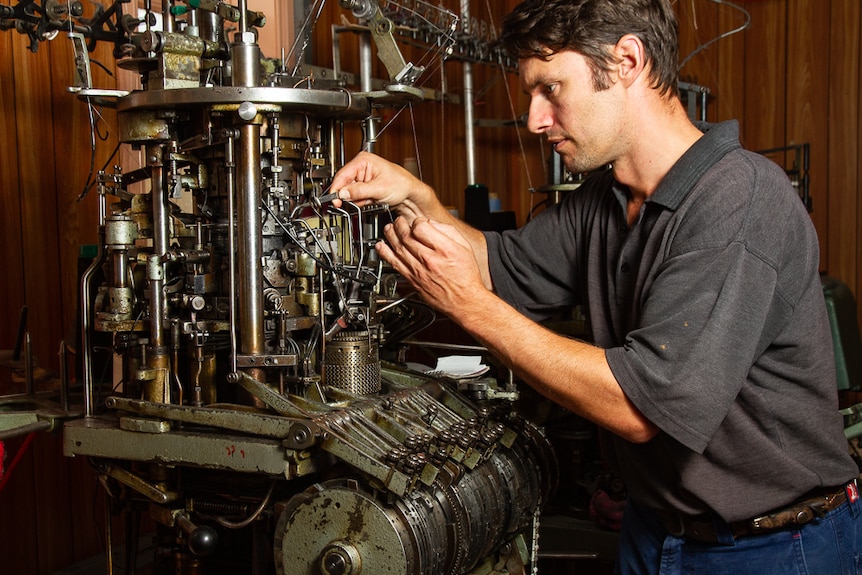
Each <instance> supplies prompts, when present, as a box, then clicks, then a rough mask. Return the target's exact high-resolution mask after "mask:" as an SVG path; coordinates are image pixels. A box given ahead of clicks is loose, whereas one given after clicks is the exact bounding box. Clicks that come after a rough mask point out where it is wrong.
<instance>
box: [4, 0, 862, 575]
mask: <svg viewBox="0 0 862 575" xmlns="http://www.w3.org/2000/svg"><path fill="white" fill-rule="evenodd" d="M515 3H516V2H515V0H474V2H473V6H472V10H473V15H474V17H475V18H476V19H478V20H482V21H485V22H489V23H490V22H493V23H494V24H495V25H499V22H500V20H501V19H502V17H503V15H504V14H505V12H506V11H507V10H508V9H509V8H511V7H512V6H514V4H515ZM737 3H738V4H739V5H740V6H742V7H743V8H745V10H747V11H748V12H749V13H750V15H751V23H750V27H749V28H748V30H746V31H745V32H741V33H738V34H734V35H732V36H730V37H728V38H725V39H722V40H721V41H719V42H717V43H714V44H712V45H711V46H710V47H708V48H707V49H705V50H703V51H701V52H700V53H698V54H697V55H696V56H695V57H693V58H692V59H691V60H690V61H689V62H688V63H687V64H686V66H685V67H684V68H683V69H682V70H681V76H682V79H684V80H686V81H689V82H692V83H695V84H698V85H702V86H705V87H707V88H708V89H709V91H710V102H709V119H710V120H712V121H718V120H725V119H729V118H735V119H737V120H739V122H740V125H741V131H742V139H743V144H744V145H745V146H746V147H748V148H750V149H754V150H758V149H766V148H774V147H779V146H785V145H790V144H800V143H803V142H807V143H809V144H810V146H811V161H810V184H811V196H812V199H813V211H812V213H811V217H812V219H813V221H814V223H815V226H816V228H817V231H818V234H819V237H820V242H821V250H822V254H821V262H822V263H821V269H822V270H823V271H824V272H827V273H829V274H830V275H832V276H835V277H837V278H838V279H840V280H842V281H844V282H845V283H847V284H848V285H849V286H850V288H851V290H852V291H853V292H854V293H855V294H857V296H858V294H859V293H860V287H862V266H860V259H859V252H860V249H862V223H860V220H862V202H860V201H859V197H860V188H862V177H860V171H859V165H860V156H862V130H860V122H862V118H860V106H862V90H860V78H862V62H860V50H862V46H860V34H859V30H860V29H862V9H860V2H859V0H746V1H744V0H738V2H737ZM254 4H255V5H254V7H255V9H263V10H264V11H266V12H267V13H268V14H270V20H269V24H268V26H269V28H268V29H266V36H265V38H264V39H263V40H262V45H264V46H267V47H268V48H267V49H273V48H270V47H274V49H275V50H278V47H279V46H286V48H288V49H289V42H288V40H289V38H290V37H291V33H290V31H289V26H288V24H289V22H290V10H286V9H285V8H284V6H287V5H288V4H287V3H284V2H282V3H277V2H275V0H260V1H259V2H255V3H254ZM444 4H445V5H447V6H448V7H449V8H450V9H452V10H455V11H457V10H458V6H459V2H458V1H457V0H447V2H444ZM675 6H676V9H677V12H678V13H679V15H680V45H681V56H682V57H686V56H687V55H688V54H690V53H691V52H692V51H693V50H695V49H696V47H697V46H700V45H702V44H704V43H706V42H708V41H709V40H711V39H712V38H715V37H717V36H718V35H719V34H722V33H724V32H727V31H730V30H733V29H734V28H736V27H738V26H739V25H740V24H741V23H742V22H743V18H742V15H741V13H740V12H739V11H737V10H734V9H732V8H730V7H728V6H726V5H720V4H717V3H715V2H712V1H708V0H676V3H675ZM268 7H271V8H272V9H271V10H268ZM489 7H491V9H492V11H491V13H489ZM344 14H345V12H344V11H342V10H341V9H340V8H338V5H337V2H334V1H332V0H331V1H330V2H329V3H328V5H327V7H326V8H325V10H324V11H323V13H322V16H321V20H320V22H318V27H317V29H318V30H320V31H322V32H323V33H318V34H317V35H316V36H315V39H314V43H313V46H312V49H313V50H314V54H315V63H317V64H320V65H331V50H330V48H329V42H330V39H329V36H328V31H329V30H330V25H331V24H332V23H336V22H339V21H340V19H341V17H342V16H343V15H344ZM273 34H274V36H273ZM267 55H269V56H277V55H278V54H271V53H270V54H267ZM355 55H356V52H355V41H351V40H350V39H349V38H345V39H344V50H343V54H342V58H343V62H344V66H345V68H348V69H349V68H350V67H351V66H353V69H352V70H351V71H356V67H355V63H354V61H355V59H356V56H355ZM93 57H94V58H95V59H98V60H99V61H101V62H102V63H104V64H106V65H107V66H108V68H109V69H112V70H114V71H115V72H116V70H115V68H114V66H113V64H112V62H113V60H112V57H111V55H110V48H109V47H107V46H100V47H99V48H98V50H97V51H96V53H95V54H94V56H93ZM71 62H72V55H71V50H70V46H69V43H68V41H66V39H65V37H64V36H63V35H62V34H61V35H60V36H59V37H58V38H57V39H56V40H54V41H52V42H50V43H43V44H41V45H40V47H39V51H38V52H37V53H35V54H34V53H31V52H30V51H28V49H27V41H26V40H25V38H24V37H23V36H21V35H19V34H17V33H15V32H14V31H7V32H3V33H0V110H2V112H3V113H2V114H0V143H1V144H2V148H0V149H2V150H3V162H2V163H0V242H2V243H0V254H2V260H0V261H2V266H3V275H4V277H3V279H2V280H0V349H9V348H11V347H13V345H14V341H15V333H16V327H17V323H18V317H19V312H20V310H21V308H22V306H24V305H26V306H28V309H29V323H28V327H29V330H30V332H31V334H32V338H33V347H34V350H35V353H36V355H37V357H38V359H39V364H40V365H41V366H42V367H44V368H46V369H48V370H50V371H53V372H55V373H56V372H57V371H58V366H59V358H58V356H57V349H58V343H59V341H60V340H61V339H64V338H65V339H67V341H69V342H70V344H71V342H72V341H73V337H74V316H75V309H76V304H77V302H76V298H77V275H78V250H79V246H80V245H82V244H90V243H93V242H94V241H95V239H96V221H97V218H96V205H95V194H92V193H91V194H90V195H89V196H88V197H86V198H85V199H84V200H82V201H78V200H77V197H78V195H79V194H80V193H81V191H82V189H83V187H84V183H85V182H86V181H87V176H88V173H89V170H90V163H91V144H90V129H89V119H88V114H87V107H86V106H85V105H84V104H83V103H81V102H79V101H78V100H77V99H76V98H75V97H74V96H72V95H70V94H69V93H68V92H66V86H68V85H69V84H70V82H71V73H72V67H71ZM93 74H94V77H95V81H96V83H97V84H98V85H99V86H100V87H106V88H112V87H115V86H116V85H117V80H116V78H115V77H113V76H110V75H108V74H107V73H105V72H103V71H102V70H101V69H100V68H98V67H96V66H94V69H93ZM474 74H475V80H474V86H475V90H476V118H477V119H479V120H494V121H497V123H498V124H499V123H500V122H505V121H511V120H512V118H513V117H514V116H517V115H519V114H521V113H523V112H524V111H526V109H527V107H526V104H527V103H526V101H525V99H524V97H523V95H522V94H521V92H520V88H519V87H518V84H517V79H515V78H513V77H511V76H509V77H505V76H504V75H503V74H502V73H501V72H500V71H499V70H497V69H494V68H492V67H489V66H475V67H474ZM378 76H380V74H378ZM121 83H122V81H121ZM426 85H427V86H429V87H433V88H435V89H438V90H442V91H444V92H446V93H447V94H450V95H454V96H458V97H460V94H461V90H462V86H463V80H462V70H461V65H460V64H458V63H454V62H453V63H447V64H446V65H445V66H442V67H434V66H433V65H432V66H431V69H430V70H429V74H428V81H427V82H426ZM510 94H511V98H512V100H513V101H512V102H511V103H510V99H509V95H510ZM100 114H101V115H100V116H97V117H96V122H97V125H98V133H99V134H100V135H102V136H104V140H103V139H101V138H97V140H96V153H95V156H94V157H93V160H92V161H93V164H94V166H95V168H96V169H98V168H100V167H101V166H102V165H103V164H104V163H105V162H106V161H107V160H108V156H109V154H110V153H111V151H112V150H113V148H114V146H115V145H116V136H115V132H114V129H113V116H112V114H111V113H110V110H106V109H103V110H100ZM382 116H383V118H382V120H381V125H386V126H387V127H386V129H385V130H384V131H383V133H382V134H381V137H380V140H379V144H378V147H377V151H378V152H379V153H380V154H381V155H383V156H385V157H387V158H389V159H391V160H394V161H397V162H401V161H403V160H404V159H405V158H410V157H418V158H419V160H420V163H421V167H422V175H423V178H424V179H425V180H426V181H428V182H429V183H431V184H432V185H433V186H435V187H436V188H437V189H438V191H439V192H440V195H441V197H442V198H443V199H444V201H445V202H446V203H447V204H450V205H452V206H455V207H458V208H459V209H463V198H462V196H463V190H464V188H465V186H466V185H467V184H468V182H467V179H466V171H465V167H464V160H463V158H464V156H465V146H464V131H465V130H464V125H463V116H462V106H461V105H460V104H457V103H453V102H451V101H448V100H444V101H442V102H428V103H423V104H420V105H415V106H413V107H412V108H408V109H405V110H402V111H400V112H399V113H397V115H396V113H395V111H391V110H386V111H384V112H382ZM390 120H391V123H389V122H390ZM484 124H487V123H485V122H483V125H484ZM476 137H477V143H478V150H477V160H478V162H477V163H478V166H477V170H478V172H477V181H478V182H480V183H484V184H486V185H487V186H488V187H489V189H490V190H491V191H493V192H496V193H497V194H498V195H499V196H500V198H501V200H502V203H503V207H504V209H509V210H513V211H515V212H516V213H517V217H518V221H519V223H523V222H524V221H525V219H526V217H527V215H528V213H529V212H530V210H531V208H532V206H533V205H534V204H535V203H536V202H537V201H540V199H541V197H540V196H537V195H536V194H531V193H530V191H529V190H530V189H531V188H537V187H539V186H541V185H542V184H543V183H544V182H545V181H546V175H545V158H544V156H545V153H543V146H542V144H541V143H540V141H539V140H538V139H537V138H536V137H535V136H532V135H530V134H529V133H527V132H526V131H525V130H521V131H520V133H519V132H518V131H517V130H516V129H514V128H511V127H477V128H476ZM522 149H523V150H524V153H523V154H522V152H521V150H522ZM350 152H351V150H348V153H350ZM773 159H775V160H776V161H778V162H779V163H781V164H782V165H785V166H789V162H791V161H792V156H790V155H788V156H787V157H784V156H776V157H774V158H773ZM21 391H23V384H21V383H20V382H17V381H12V379H11V377H10V375H9V373H8V372H6V370H2V371H0V394H8V393H14V392H21ZM22 443H23V438H22V439H18V440H13V441H10V442H8V448H9V451H10V452H12V453H13V454H14V453H15V452H16V451H17V449H19V448H20V447H21V445H22ZM103 505H104V504H103V502H102V498H101V492H100V490H99V489H97V487H96V484H95V479H94V476H93V474H92V473H91V472H90V470H89V469H88V468H87V465H86V463H85V462H83V461H80V460H74V459H72V460H70V459H67V458H64V457H63V456H62V453H61V438H60V435H59V433H56V432H55V433H51V434H47V433H42V434H38V435H37V436H36V437H35V441H34V443H33V445H32V447H31V448H30V449H29V450H28V452H27V453H26V455H25V456H24V457H23V459H22V460H21V462H20V463H19V465H18V466H17V468H16V469H15V471H14V474H13V475H12V477H11V480H10V481H9V483H8V484H7V485H6V487H5V489H4V490H3V491H2V492H0V566H2V567H0V569H2V571H3V572H4V573H9V574H14V575H19V574H20V575H33V574H40V575H41V574H47V573H51V572H53V571H54V570H56V569H59V568H61V567H63V566H67V565H69V564H71V563H73V562H75V561H78V560H80V559H82V558H84V557H88V556H91V555H93V554H95V553H98V552H100V550H101V546H102V545H103V531H104V527H103V515H104V510H103V509H104V506H103Z"/></svg>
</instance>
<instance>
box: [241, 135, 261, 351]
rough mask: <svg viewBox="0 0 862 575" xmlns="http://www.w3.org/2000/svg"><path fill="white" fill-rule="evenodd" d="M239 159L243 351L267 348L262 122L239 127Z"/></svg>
mask: <svg viewBox="0 0 862 575" xmlns="http://www.w3.org/2000/svg"><path fill="white" fill-rule="evenodd" d="M237 148H238V149H237V162H236V164H237V165H236V181H237V185H236V188H237V189H236V193H237V202H236V209H237V256H238V260H239V261H238V262H237V265H238V267H237V276H238V277H239V280H240V281H239V306H238V307H239V325H240V334H241V341H240V351H241V352H242V353H244V354H257V353H263V351H264V349H265V348H264V333H263V327H264V326H263V264H262V257H263V246H262V241H261V239H262V237H263V224H262V222H261V215H260V202H261V185H260V161H261V157H260V124H251V123H249V124H243V125H241V126H240V127H239V142H238V146H237Z"/></svg>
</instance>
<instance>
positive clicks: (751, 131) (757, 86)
mask: <svg viewBox="0 0 862 575" xmlns="http://www.w3.org/2000/svg"><path fill="white" fill-rule="evenodd" d="M745 7H746V9H747V10H748V11H749V12H750V13H751V27H750V28H749V29H748V30H746V31H745V32H744V33H743V35H744V37H745V85H746V87H747V89H746V91H745V96H746V97H745V109H744V112H743V113H744V115H745V120H746V121H745V122H744V123H743V125H742V142H743V145H745V147H747V148H748V149H751V150H762V149H766V148H774V147H776V146H783V145H784V144H785V143H786V141H785V126H784V117H785V113H784V110H785V99H784V98H785V91H786V88H785V82H784V78H785V75H786V70H787V59H786V55H785V44H786V42H787V34H786V29H785V24H786V18H787V3H786V2H749V3H746V4H745ZM737 64H738V63H737ZM772 78H774V79H775V80H772V81H770V79H772ZM749 119H750V121H749Z"/></svg>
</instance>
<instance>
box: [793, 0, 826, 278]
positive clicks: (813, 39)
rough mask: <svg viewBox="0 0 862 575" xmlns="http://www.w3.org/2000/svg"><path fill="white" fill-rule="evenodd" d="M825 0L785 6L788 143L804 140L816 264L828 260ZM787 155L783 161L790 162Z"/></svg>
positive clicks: (805, 1)
mask: <svg viewBox="0 0 862 575" xmlns="http://www.w3.org/2000/svg"><path fill="white" fill-rule="evenodd" d="M829 4H830V2H829V0H798V1H796V2H793V3H791V4H789V5H788V15H787V16H788V24H787V96H786V102H787V122H786V124H787V143H788V144H802V143H806V142H807V143H809V144H810V150H811V157H810V164H809V169H810V171H809V175H810V182H809V190H810V194H811V196H812V211H811V218H812V220H813V221H814V227H815V228H816V229H817V231H818V237H819V239H820V254H821V262H823V263H822V264H821V269H825V265H824V264H825V262H826V260H827V259H828V245H827V243H826V236H825V233H824V232H825V230H826V228H827V216H828V206H829V204H828V195H827V192H828V173H829V170H828V163H827V160H828V157H829V146H828V142H829V125H828V123H827V122H826V121H825V120H826V118H828V114H829V68H828V66H824V65H823V62H824V61H828V60H829V57H828V55H829ZM789 161H790V159H789V160H788V165H789Z"/></svg>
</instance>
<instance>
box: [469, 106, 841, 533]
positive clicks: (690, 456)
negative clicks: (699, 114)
mask: <svg viewBox="0 0 862 575" xmlns="http://www.w3.org/2000/svg"><path fill="white" fill-rule="evenodd" d="M704 128H705V129H706V132H705V135H704V137H703V138H701V139H700V140H698V142H696V143H695V144H694V146H692V148H691V149H689V150H688V151H687V152H686V154H685V155H683V157H682V158H680V160H679V161H678V162H677V164H676V165H675V166H674V167H673V168H672V169H671V170H670V172H669V173H668V174H667V176H666V177H665V178H664V180H663V181H662V182H661V184H660V185H659V187H658V188H657V189H656V191H655V193H653V195H652V196H651V197H650V199H649V200H648V201H647V202H646V203H645V204H644V207H643V208H642V210H641V214H640V219H639V220H638V221H637V222H636V223H635V225H633V226H631V227H629V226H628V225H627V224H626V218H625V205H626V198H627V190H626V189H625V187H624V186H621V185H620V184H619V183H617V182H615V181H614V179H613V175H612V173H611V172H610V171H606V172H604V173H602V174H598V175H597V176H595V177H593V178H592V179H590V180H589V181H588V182H586V183H585V184H583V186H581V188H579V189H578V190H577V191H576V192H574V193H572V194H569V195H568V196H567V197H566V198H565V199H564V201H563V202H562V203H561V204H560V205H559V206H556V207H554V208H551V209H548V210H545V211H544V212H543V213H542V214H541V215H540V216H539V217H537V218H535V219H534V220H533V221H531V222H530V223H529V224H528V225H526V226H524V227H523V228H521V229H520V230H516V231H512V232H506V233H504V234H502V235H500V234H493V233H488V234H486V238H487V240H488V252H489V257H490V265H491V274H492V277H493V280H494V285H495V289H496V291H497V292H498V293H499V294H500V296H501V297H503V298H504V299H506V300H507V301H509V302H510V303H511V304H513V305H514V306H515V307H516V308H517V309H519V310H520V311H521V312H523V313H525V314H526V315H528V316H530V317H532V318H534V319H537V320H540V319H542V318H544V317H546V316H547V315H548V314H549V312H551V310H556V309H559V308H560V307H565V306H571V305H574V304H582V305H583V306H584V308H585V312H586V314H587V318H588V321H589V325H590V330H591V335H592V340H593V342H594V343H595V344H596V345H598V346H600V347H602V348H605V349H606V357H607V360H608V363H609V364H610V367H611V370H612V371H613V373H614V376H615V377H616V379H617V381H618V382H619V384H620V386H621V387H622V388H623V390H624V391H625V393H626V395H627V396H628V397H629V398H630V399H631V401H632V402H633V403H634V404H635V405H636V406H637V408H638V409H639V410H640V411H641V412H642V413H643V414H644V415H645V416H646V417H647V418H649V419H650V421H652V422H653V423H655V424H656V425H657V426H658V427H659V429H660V430H661V431H660V433H659V434H658V435H657V436H656V437H655V438H654V439H653V440H652V441H650V442H648V443H646V444H643V445H636V444H632V443H629V442H627V441H625V440H623V439H621V438H619V437H617V436H611V438H610V440H609V441H608V442H607V443H608V447H609V448H610V451H611V455H610V457H611V458H612V459H613V460H614V461H612V463H615V464H616V465H617V467H618V469H619V470H620V473H621V475H622V477H623V479H624V481H625V483H626V486H627V488H628V491H629V494H630V496H631V497H633V498H634V499H635V500H637V501H638V502H640V503H641V504H643V505H647V506H649V507H653V508H657V509H665V510H674V511H679V512H682V513H686V514H698V513H703V512H709V511H714V512H716V513H718V514H719V515H721V516H722V517H723V518H724V519H726V520H728V521H733V520H738V519H745V518H748V517H751V516H754V515H756V514H759V513H762V512H764V511H767V510H770V509H774V508H776V507H779V506H781V505H784V504H787V503H789V502H791V501H793V500H794V499H796V498H798V497H799V496H800V495H802V494H804V493H806V492H807V491H809V490H811V489H813V488H815V487H820V486H837V485H840V484H842V483H844V482H846V481H848V480H850V479H851V478H853V477H855V476H856V474H857V468H856V465H855V463H854V462H853V460H852V459H851V458H850V457H849V455H848V453H847V444H846V441H845V439H844V436H843V431H842V422H841V417H840V415H839V413H838V405H837V390H836V383H835V366H834V359H833V357H834V356H833V350H832V339H831V334H830V330H829V322H828V317H827V315H826V308H825V302H824V297H823V291H822V288H821V284H820V279H819V274H818V260H819V248H818V243H817V237H816V233H815V230H814V227H813V225H812V223H811V220H810V218H809V216H808V214H807V213H806V211H805V209H804V206H803V205H802V202H801V201H800V199H799V197H798V195H797V194H796V193H795V191H794V190H793V188H792V186H791V185H790V182H789V181H788V179H787V177H786V175H785V174H784V172H783V171H782V170H781V169H780V168H779V167H778V166H777V165H776V164H775V163H773V162H771V161H769V160H767V159H765V158H763V157H762V156H759V155H757V154H754V153H751V152H748V151H745V150H743V149H742V148H741V146H740V144H739V137H738V126H737V124H736V122H725V123H722V124H717V125H714V126H705V127H704ZM525 345H529V342H525ZM573 384H574V385H577V382H573Z"/></svg>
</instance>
